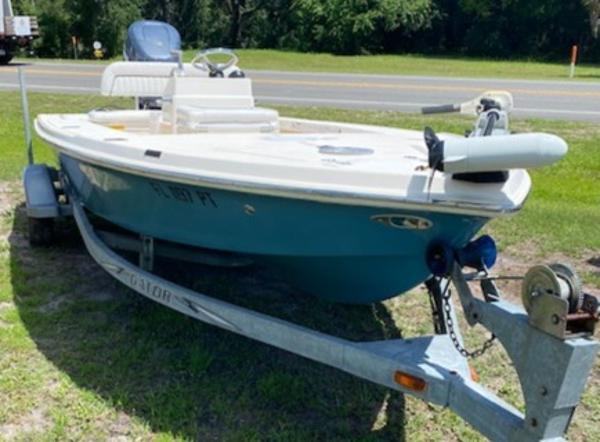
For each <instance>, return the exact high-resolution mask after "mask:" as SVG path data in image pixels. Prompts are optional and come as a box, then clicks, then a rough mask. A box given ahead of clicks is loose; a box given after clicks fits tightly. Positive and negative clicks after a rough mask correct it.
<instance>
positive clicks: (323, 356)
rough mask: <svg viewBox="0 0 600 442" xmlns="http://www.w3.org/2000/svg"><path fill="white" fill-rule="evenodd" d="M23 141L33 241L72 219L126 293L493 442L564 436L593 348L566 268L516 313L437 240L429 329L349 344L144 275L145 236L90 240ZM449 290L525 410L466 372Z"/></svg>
mask: <svg viewBox="0 0 600 442" xmlns="http://www.w3.org/2000/svg"><path fill="white" fill-rule="evenodd" d="M26 105H27V103H26V98H24V107H25V108H26ZM26 130H27V128H26ZM30 140H31V138H28V151H29V158H30V165H29V166H28V167H27V168H26V169H25V172H24V187H25V195H26V205H27V216H28V219H29V223H30V235H31V236H30V239H32V242H34V243H38V244H40V243H44V242H46V241H47V240H49V239H50V238H51V234H52V223H53V220H54V219H56V218H58V217H65V216H72V217H73V218H74V219H75V222H76V224H77V226H78V228H79V231H80V233H81V236H82V238H83V241H84V243H85V246H86V248H87V250H88V252H89V253H90V255H91V256H92V257H93V258H94V260H95V261H96V262H97V263H98V264H99V265H100V266H102V268H104V269H105V270H106V271H107V272H108V273H109V274H110V275H112V276H113V277H114V278H116V279H117V280H119V281H120V282H122V283H123V284H125V285H126V286H128V287H129V288H131V289H132V290H134V291H136V292H138V293H139V294H141V295H144V296H146V297H148V298H149V299H152V300H154V301H156V302H158V303H160V304H163V305H165V306H167V307H169V308H171V309H173V310H177V311H179V312H181V313H183V314H185V315H188V316H190V317H192V318H195V319H198V320H200V321H203V322H206V323H208V324H212V325H215V326H217V327H220V328H223V329H226V330H229V331H232V332H234V333H237V334H240V335H243V336H246V337H249V338H252V339H255V340H258V341H261V342H264V343H266V344H270V345H272V346H275V347H278V348H280V349H284V350H287V351H289V352H292V353H295V354H298V355H300V356H303V357H306V358H309V359H312V360H314V361H317V362H321V363H323V364H327V365H329V366H332V367H335V368H338V369H340V370H342V371H345V372H347V373H350V374H352V375H355V376H357V377H360V378H363V379H366V380H368V381H371V382H374V383H376V384H379V385H383V386H385V387H387V388H390V389H393V390H397V391H399V392H402V393H405V394H411V395H413V396H415V397H418V398H420V399H423V400H425V401H427V402H430V403H432V404H436V405H441V406H444V407H448V408H450V409H451V410H453V411H454V412H455V413H456V414H458V415H459V416H461V417H462V418H463V419H464V420H465V421H467V422H468V423H470V424H471V425H472V426H473V427H474V428H475V429H476V430H478V431H479V432H480V433H482V434H483V435H484V436H486V437H487V438H489V439H491V440H493V441H550V440H552V441H559V440H564V439H563V438H564V435H565V433H566V431H567V429H568V427H569V424H570V422H571V419H572V417H573V413H574V411H575V408H576V406H577V404H578V403H579V400H580V398H581V395H582V393H583V390H584V388H585V384H586V381H587V378H588V376H589V374H590V372H591V370H592V367H593V365H594V362H595V358H596V354H597V350H598V342H597V341H595V340H594V339H593V333H594V328H595V324H596V322H597V320H598V301H597V299H596V298H595V297H593V296H591V295H587V294H584V293H582V292H581V287H580V285H579V282H578V280H577V278H576V275H575V274H574V273H573V272H572V271H571V270H570V269H569V268H568V267H566V266H550V267H548V266H536V267H533V268H532V269H531V270H530V271H529V272H528V273H527V275H525V278H524V281H523V282H524V284H523V294H522V295H523V299H524V304H525V306H526V309H524V308H523V307H521V306H517V305H515V304H513V303H510V302H507V301H505V300H503V299H502V297H501V294H500V291H499V289H498V288H497V286H496V284H495V279H494V278H493V277H491V276H490V275H489V274H488V273H487V272H486V271H483V272H482V271H478V272H474V273H465V272H464V268H465V264H466V262H467V261H469V259H467V258H465V254H468V253H466V252H469V253H470V252H473V250H467V251H465V253H462V252H461V253H458V254H456V253H451V252H452V251H449V250H448V249H447V248H445V247H444V245H443V244H440V245H439V247H436V248H433V249H432V250H431V251H430V254H429V255H430V256H429V259H430V260H431V267H432V269H433V271H432V272H433V273H434V274H435V275H437V276H433V277H432V278H431V279H429V280H428V281H427V282H426V286H427V288H428V290H429V293H430V296H431V301H432V302H431V305H432V311H433V318H434V326H435V327H434V328H435V330H436V333H435V334H434V335H431V336H421V337H416V338H412V339H391V340H382V341H373V342H353V341H349V340H345V339H341V338H338V337H335V336H331V335H327V334H324V333H320V332H318V331H315V330H311V329H309V328H305V327H301V326H299V325H296V324H293V323H291V322H287V321H284V320H281V319H278V318H275V317H271V316H268V315H264V314H261V313H258V312H255V311H252V310H249V309H246V308H242V307H239V306H236V305H233V304H230V303H227V302H224V301H221V300H218V299H215V298H213V297H210V296H206V295H204V294H200V293H197V292H195V291H192V290H189V289H186V288H184V287H181V286H179V285H177V284H174V283H173V282H170V281H167V280H165V279H163V278H161V277H158V276H156V275H155V274H153V273H152V272H151V271H150V270H151V267H152V261H153V256H154V255H155V254H158V253H160V252H161V248H160V247H155V244H154V241H153V239H152V238H148V237H141V238H138V239H137V245H136V244H132V241H133V243H135V242H136V240H135V239H134V240H132V239H131V238H128V239H127V240H126V241H124V240H121V239H120V237H119V236H110V235H108V236H107V235H106V234H104V238H105V240H103V239H101V235H100V234H99V232H97V231H96V229H95V228H94V227H93V226H92V223H91V222H90V220H89V218H88V216H87V214H86V211H85V209H84V207H83V206H82V204H81V202H80V200H79V198H78V195H76V194H75V193H74V192H73V191H72V189H71V187H70V186H69V183H68V180H67V179H66V177H65V176H63V174H62V173H61V172H60V171H57V170H55V169H53V168H51V167H48V166H46V165H42V164H33V155H32V152H31V142H30ZM107 239H109V241H106V240H107ZM107 242H109V243H110V244H111V246H112V247H113V248H120V247H121V248H125V249H128V250H137V251H139V255H140V263H139V264H140V265H136V264H133V263H132V262H130V261H129V260H127V259H125V258H123V257H122V256H120V255H119V254H117V253H116V252H115V251H114V250H113V248H111V247H109V246H108V245H107ZM484 242H485V241H484ZM467 247H469V246H467ZM162 250H164V248H163V249H162ZM471 254H472V253H471ZM479 258H481V257H479ZM465 260H466V261H465ZM480 261H481V259H480ZM484 270H485V269H484ZM476 282H478V283H479V284H480V286H481V291H482V294H483V296H482V297H477V296H475V295H474V293H473V292H472V290H471V287H470V285H469V283H476ZM450 285H452V286H453V287H454V290H455V291H456V293H457V294H458V299H459V301H460V305H461V307H462V309H463V311H464V315H465V319H466V321H467V322H468V324H469V325H471V326H473V325H475V324H480V325H482V326H483V327H485V328H486V329H487V330H488V331H489V332H491V333H492V334H493V336H494V337H495V338H496V340H497V341H499V342H500V343H501V344H502V345H503V346H504V348H505V349H506V352H507V353H508V356H509V357H510V359H511V361H512V364H513V365H514V367H515V370H516V372H517V375H518V377H519V381H520V383H521V387H522V391H523V397H524V400H525V412H524V413H522V412H521V411H519V410H518V409H516V408H515V407H513V406H512V405H510V404H509V403H507V402H505V401H504V400H502V399H501V398H499V397H498V396H496V395H495V394H494V393H492V392H490V391H489V390H487V389H486V388H485V387H483V386H482V385H480V384H479V383H478V382H476V381H475V380H474V379H473V377H472V372H471V370H470V367H469V364H468V358H467V356H468V352H466V350H464V347H463V343H462V337H461V334H460V330H459V329H458V325H457V324H458V322H457V317H456V310H455V309H456V307H455V305H454V303H453V302H451V301H449V294H450V290H451V288H450ZM540 367H543V368H542V369H540Z"/></svg>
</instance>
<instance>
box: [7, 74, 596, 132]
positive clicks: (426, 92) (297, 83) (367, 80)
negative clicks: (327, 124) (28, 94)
mask: <svg viewBox="0 0 600 442" xmlns="http://www.w3.org/2000/svg"><path fill="white" fill-rule="evenodd" d="M24 68H25V70H26V73H27V83H28V86H29V89H30V90H32V91H42V92H55V93H97V92H98V88H99V84H100V75H101V73H102V69H103V66H102V65H98V64H74V63H71V64H69V63H60V64H59V63H33V64H28V65H24ZM246 73H247V74H248V76H250V77H251V78H252V79H253V84H254V94H255V96H256V99H257V102H258V103H260V104H267V105H268V104H281V105H302V106H319V107H341V108H353V109H380V110H398V111H406V112H417V111H418V110H419V109H420V108H421V107H422V106H426V105H432V104H447V103H457V102H462V101H466V100H468V99H470V98H472V97H474V96H476V95H477V94H478V93H480V92H482V91H484V90H488V89H505V90H508V91H510V92H512V94H513V95H514V98H515V106H516V109H515V111H514V114H515V115H516V116H527V117H539V118H556V119H563V120H585V121H598V122H600V82H577V81H532V80H506V79H481V78H478V79H474V78H447V77H421V76H402V75H397V76H396V75H394V76H391V75H361V74H329V73H310V72H303V73H299V72H274V71H246ZM16 88H18V79H17V68H16V66H15V65H10V66H2V67H0V89H16Z"/></svg>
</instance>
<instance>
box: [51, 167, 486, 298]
mask: <svg viewBox="0 0 600 442" xmlns="http://www.w3.org/2000/svg"><path fill="white" fill-rule="evenodd" d="M61 165H62V170H63V172H64V173H65V174H66V175H67V177H68V180H69V183H70V184H71V186H72V187H73V188H74V190H75V191H76V192H77V194H78V195H79V196H80V198H81V200H82V202H83V203H84V205H85V207H86V208H87V209H88V210H89V211H91V212H92V213H94V214H96V215H98V216H100V217H102V218H104V219H106V220H108V221H110V222H112V223H114V224H117V225H119V226H121V227H123V228H125V229H128V230H132V231H134V232H137V233H140V234H143V235H147V236H151V237H154V238H157V239H162V240H166V241H172V242H175V243H180V244H184V245H188V246H197V247H202V248H208V249H214V250H219V251H228V252H235V253H239V254H243V255H248V256H251V257H252V258H253V259H254V260H256V261H258V262H263V263H266V264H267V265H269V266H271V267H272V268H273V269H277V270H278V271H280V272H281V275H282V277H284V278H285V279H288V280H290V281H291V282H292V283H293V284H294V285H295V286H297V287H299V288H301V289H304V290H306V291H307V292H309V293H311V294H314V295H316V296H319V297H322V298H326V299H329V300H332V301H338V302H344V303H370V302H374V301H379V300H382V299H387V298H390V297H393V296H395V295H398V294H401V293H403V292H405V291H407V290H409V289H411V288H413V287H414V286H416V285H418V284H419V283H421V282H423V281H424V280H425V279H427V277H428V276H429V274H430V271H429V269H428V267H427V263H426V259H425V258H426V256H425V254H426V250H427V248H428V245H430V244H432V243H433V242H436V241H443V242H445V243H447V244H449V245H452V246H453V247H456V248H457V249H458V248H462V247H463V246H464V245H466V243H467V242H468V241H469V240H470V239H471V238H472V237H473V236H474V235H475V233H476V232H477V231H478V230H479V229H481V227H482V226H483V225H484V224H485V223H486V221H487V219H486V218H485V217H481V216H469V215H461V214H451V213H435V212H431V211H426V210H424V211H407V210H405V211H403V210H394V209H390V208H386V207H361V206H351V205H343V204H332V203H321V202H314V201H305V200H300V199H289V198H281V197H273V196H264V195H255V194H248V193H241V192H236V191H226V190H220V189H211V188H208V187H201V186H192V185H188V184H180V183H174V182H169V181H165V180H159V179H152V178H147V177H142V176H138V175H134V174H128V173H123V172H119V171H116V170H111V169H108V168H105V167H99V166H95V165H92V164H89V163H85V162H82V161H78V160H75V159H73V158H70V157H68V156H65V155H62V156H61ZM402 222H405V223H407V224H401V223H402ZM410 222H413V223H414V226H412V227H411V226H409V224H408V223H410Z"/></svg>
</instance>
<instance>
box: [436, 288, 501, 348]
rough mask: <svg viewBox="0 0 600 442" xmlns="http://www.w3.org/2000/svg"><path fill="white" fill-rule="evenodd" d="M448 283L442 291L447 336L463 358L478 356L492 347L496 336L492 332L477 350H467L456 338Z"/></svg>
mask: <svg viewBox="0 0 600 442" xmlns="http://www.w3.org/2000/svg"><path fill="white" fill-rule="evenodd" d="M449 287H450V284H446V288H445V289H444V292H443V293H442V300H443V302H444V313H445V315H444V316H446V325H447V326H448V336H450V339H451V340H452V343H453V344H454V347H455V348H456V350H457V351H458V352H459V353H460V354H461V355H462V356H463V357H465V358H472V359H475V358H478V357H480V356H482V355H483V354H484V353H485V352H486V351H488V350H489V348H490V347H492V346H493V345H494V341H495V340H496V336H495V335H494V334H493V333H492V336H491V337H490V338H489V339H488V340H487V341H485V342H484V343H483V345H482V346H481V347H480V348H478V349H477V350H473V351H469V350H467V349H466V348H465V347H464V346H463V345H462V344H461V343H460V341H459V340H458V337H457V336H456V331H455V329H454V322H453V321H452V315H451V310H452V307H451V306H450V297H451V296H452V294H451V293H450V289H449Z"/></svg>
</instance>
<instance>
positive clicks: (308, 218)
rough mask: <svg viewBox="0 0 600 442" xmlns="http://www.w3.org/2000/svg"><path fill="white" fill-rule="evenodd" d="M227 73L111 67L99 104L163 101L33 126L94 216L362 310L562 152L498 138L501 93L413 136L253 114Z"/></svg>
mask: <svg viewBox="0 0 600 442" xmlns="http://www.w3.org/2000/svg"><path fill="white" fill-rule="evenodd" d="M215 55H219V56H224V55H225V56H227V57H228V59H227V61H226V62H223V63H216V62H214V61H211V60H213V58H214V56H215ZM237 64H238V59H237V57H236V56H235V54H233V53H232V52H230V51H227V50H223V49H217V50H209V51H204V52H202V53H200V54H199V55H198V56H197V57H196V58H195V59H194V60H193V61H192V63H189V64H184V63H182V62H181V61H179V62H177V63H164V62H161V63H152V62H146V63H139V62H117V63H113V64H111V65H109V66H108V67H107V68H106V70H105V71H104V74H103V79H102V86H101V90H102V93H103V94H104V95H110V96H129V97H139V96H146V97H147V96H151V97H155V96H159V97H162V103H163V106H162V109H160V110H156V109H154V110H143V109H142V110H139V109H132V110H92V111H90V112H89V113H84V114H41V115H38V116H37V118H36V120H35V129H36V131H37V133H38V135H39V136H40V137H41V138H42V139H43V140H44V141H45V142H47V143H48V144H49V145H50V146H52V147H53V148H54V149H55V150H56V151H57V152H58V155H59V158H60V165H61V170H62V171H63V173H64V175H65V177H66V179H67V180H68V182H69V183H70V186H72V188H73V189H74V191H75V192H76V194H77V195H78V196H79V198H80V199H81V201H82V203H83V205H84V207H85V209H86V210H87V211H89V212H90V213H92V214H94V215H95V216H97V217H99V218H102V219H104V220H106V221H109V222H110V223H112V224H114V225H117V226H119V227H120V228H123V229H126V230H127V231H131V232H134V233H135V234H138V235H142V236H144V237H150V238H153V239H155V240H160V241H167V242H169V243H175V244H181V245H185V246H189V247H197V248H201V249H205V250H211V251H215V252H217V253H218V252H228V253H234V254H236V255H239V256H242V257H245V258H248V259H251V260H252V261H253V262H258V263H263V264H265V265H267V266H269V267H270V268H272V269H274V271H277V272H279V274H281V275H282V277H283V278H284V279H286V280H288V281H290V282H291V283H292V284H293V285H294V286H296V287H298V288H299V289H302V290H304V291H306V292H308V293H310V294H313V295H316V296H318V297H321V298H324V299H327V300H331V301H335V302H343V303H363V304H364V303H371V302H375V301H380V300H384V299H388V298H391V297H394V296H396V295H399V294H402V293H404V292H406V291H408V290H410V289H411V288H413V287H415V286H416V285H418V284H420V283H422V282H423V281H425V280H426V279H428V278H429V277H430V275H431V274H432V268H431V257H430V255H431V253H432V252H431V250H432V249H435V245H436V244H446V245H447V246H448V247H449V248H451V249H456V250H459V249H461V248H463V247H464V246H465V245H467V243H469V241H470V240H471V239H473V237H474V236H475V235H476V234H477V232H478V231H480V230H481V229H482V227H483V226H484V225H485V224H486V223H487V222H489V221H490V220H492V219H494V218H496V217H500V216H505V215H509V214H513V213H515V212H517V211H519V210H520V209H521V207H522V206H523V204H524V203H525V200H526V199H527V196H528V194H529V191H530V188H531V180H530V177H529V175H528V173H527V171H526V170H525V168H526V167H538V166H543V165H546V164H552V163H553V162H555V161H557V160H559V159H560V158H561V157H562V156H563V155H565V153H566V152H567V145H566V143H565V142H564V141H563V140H561V139H560V138H558V137H556V136H553V135H548V134H516V135H512V134H510V133H509V127H508V114H509V112H510V109H512V97H511V96H510V94H508V93H505V92H494V91H491V92H489V93H486V94H484V95H482V96H480V97H478V98H477V99H475V100H473V101H472V102H470V104H465V105H464V106H463V109H462V110H463V112H472V113H475V114H476V115H478V119H477V122H476V124H475V128H474V130H473V131H472V133H471V135H470V136H469V137H464V136H456V135H452V134H435V133H434V131H433V130H431V129H427V130H426V131H425V134H423V132H421V131H414V130H405V129H397V128H389V127H378V126H370V125H364V124H348V123H338V122H326V121H312V120H306V119H297V118H286V117H281V116H280V115H279V114H278V113H277V112H276V111H275V110H272V109H265V108H261V107H257V106H255V100H254V98H253V95H252V84H251V80H250V79H249V78H247V77H246V76H245V75H244V73H243V72H242V71H241V70H240V69H239V67H238V66H237ZM438 110H439V109H438ZM442 110H444V109H443V108H442ZM426 111H427V110H426ZM429 111H432V110H431V109H430V110H429ZM433 111H435V109H433Z"/></svg>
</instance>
